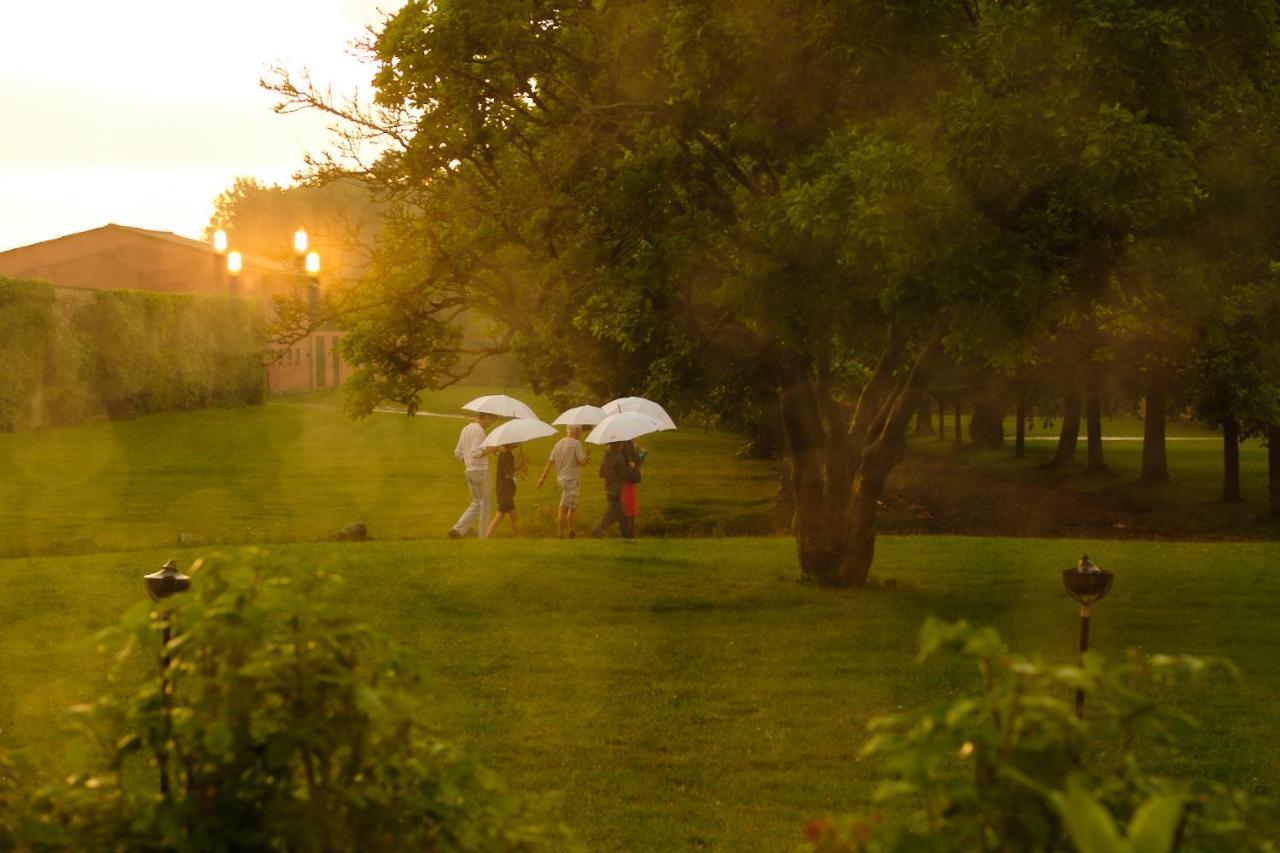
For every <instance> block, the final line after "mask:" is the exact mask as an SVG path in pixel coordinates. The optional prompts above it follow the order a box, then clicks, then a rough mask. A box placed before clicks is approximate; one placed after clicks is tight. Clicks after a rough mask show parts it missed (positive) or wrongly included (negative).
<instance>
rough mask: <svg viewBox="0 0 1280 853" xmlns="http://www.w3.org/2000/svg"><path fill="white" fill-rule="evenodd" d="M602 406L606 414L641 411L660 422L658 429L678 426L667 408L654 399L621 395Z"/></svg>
mask: <svg viewBox="0 0 1280 853" xmlns="http://www.w3.org/2000/svg"><path fill="white" fill-rule="evenodd" d="M600 408H602V409H604V413H605V414H606V415H612V414H617V413H621V412H639V413H640V414H642V415H648V416H649V417H651V418H653V419H654V420H656V421H657V422H658V424H659V426H658V429H675V428H676V422H675V421H673V420H671V416H670V415H668V414H667V410H666V409H664V408H662V407H661V406H659V405H658V404H657V403H655V402H653V401H652V400H646V399H645V398H644V397H619V398H618V399H616V400H610V401H609V402H607V403H605V404H604V405H603V406H601V407H600Z"/></svg>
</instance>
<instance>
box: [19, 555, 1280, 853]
mask: <svg viewBox="0 0 1280 853" xmlns="http://www.w3.org/2000/svg"><path fill="white" fill-rule="evenodd" d="M1081 550H1088V551H1089V552H1090V554H1091V555H1092V556H1094V558H1095V559H1097V560H1098V562H1100V563H1101V564H1102V565H1104V566H1105V567H1107V568H1109V569H1112V570H1114V571H1115V572H1116V573H1117V580H1116V584H1115V588H1114V591H1113V592H1112V593H1111V595H1110V596H1109V597H1108V598H1107V599H1106V600H1105V601H1104V602H1103V603H1101V604H1100V605H1098V607H1097V608H1096V609H1095V620H1094V626H1093V644H1094V648H1095V649H1098V650H1100V651H1102V652H1104V653H1106V654H1107V655H1108V656H1111V657H1113V658H1118V657H1119V656H1121V655H1123V654H1124V652H1125V650H1126V649H1127V648H1130V647H1134V648H1138V649H1141V650H1143V651H1146V652H1157V651H1160V652H1187V653H1199V654H1214V655H1225V656H1227V657H1230V658H1232V659H1233V660H1235V661H1236V662H1237V663H1238V664H1239V665H1240V666H1241V667H1242V669H1243V670H1244V673H1245V678H1244V680H1243V682H1242V683H1240V684H1238V685H1235V684H1223V683H1218V684H1212V685H1205V686H1201V687H1196V688H1194V689H1191V690H1189V691H1185V692H1182V693H1178V694H1176V695H1173V696H1170V697H1168V698H1170V699H1171V700H1172V701H1174V702H1176V704H1178V705H1179V706H1180V707H1182V708H1183V709H1185V710H1187V711H1189V712H1191V713H1193V714H1194V715H1195V716H1196V717H1198V718H1199V719H1200V720H1201V723H1202V729H1201V731H1200V732H1199V734H1198V735H1197V736H1196V737H1195V738H1193V739H1190V740H1188V741H1187V742H1186V743H1185V744H1183V749H1182V751H1181V754H1179V755H1177V756H1165V757H1162V758H1158V759H1157V760H1158V762H1159V763H1160V764H1161V766H1164V767H1167V768H1169V769H1176V770H1179V771H1181V772H1184V773H1196V774H1198V775H1201V776H1205V777H1210V778H1216V779H1220V780H1222V781H1228V782H1232V783H1235V784H1238V785H1242V786H1245V787H1247V788H1249V789H1251V790H1253V791H1256V792H1259V793H1270V794H1273V795H1274V794H1276V793H1277V791H1278V790H1280V745H1278V744H1277V742H1276V740H1275V737H1274V730H1275V726H1276V723H1277V720H1278V718H1280V713H1278V712H1277V710H1276V707H1277V706H1276V697H1277V696H1280V655H1277V654H1276V653H1275V649H1276V648H1277V647H1280V622H1278V621H1277V620H1276V619H1275V612H1276V608H1277V605H1280V576H1278V575H1277V572H1276V569H1277V567H1278V566H1280V546H1277V545H1271V544H1250V543H1236V544H1200V543H1167V542H1156V543H1135V542H1124V543H1122V542H1082V541H1075V540H1013V539H969V538H954V537H884V538H883V539H882V541H881V546H880V550H879V555H878V562H877V567H876V571H875V576H876V578H877V579H879V580H883V579H886V578H894V579H895V580H896V581H897V584H898V585H897V588H896V589H893V590H887V589H883V588H875V589H864V590H857V591H850V592H840V593H833V592H827V591H822V590H818V589H815V588H813V587H811V586H807V585H802V584H799V583H797V582H796V580H795V568H794V565H795V564H794V556H793V552H792V545H791V543H790V542H789V541H787V540H785V539H780V538H775V539H735V540H729V539H726V540H716V539H704V540H666V541H641V542H632V543H626V542H620V541H606V542H591V541H575V542H560V541H555V540H551V541H528V540H526V541H520V542H512V541H509V540H506V541H489V542H476V541H465V542H447V541H430V542H413V543H405V542H373V543H365V544H352V545H345V544H344V545H335V544H328V545H296V546H278V547H275V548H272V549H270V552H271V554H272V557H271V560H272V561H273V562H274V563H275V564H276V565H278V566H280V568H281V570H282V571H283V570H290V571H294V570H297V571H301V570H306V568H307V567H310V566H315V565H317V564H320V563H324V564H327V565H330V566H333V567H336V568H338V569H339V570H340V572H341V573H342V574H343V576H344V577H345V578H346V586H345V589H346V591H345V593H344V595H343V597H344V598H345V599H346V600H347V602H348V603H349V604H350V606H351V607H353V608H354V609H355V610H356V611H357V612H359V613H360V614H362V615H363V616H364V617H365V618H367V619H368V620H369V621H370V622H371V623H372V624H374V625H375V626H376V627H377V628H379V629H380V630H382V631H386V632H388V633H390V634H392V635H393V636H395V637H397V638H398V639H399V640H400V641H401V642H403V643H404V644H406V645H408V646H409V647H411V648H412V649H414V650H416V651H417V653H418V654H419V657H420V659H421V660H422V662H423V663H424V665H425V666H426V667H427V668H428V669H429V671H430V672H431V673H432V679H431V681H432V685H433V688H432V691H431V693H430V694H429V695H426V696H424V697H423V702H422V715H423V719H424V720H426V721H428V722H429V723H430V724H431V725H432V726H434V727H435V728H437V729H438V730H439V731H440V732H441V734H442V735H444V736H445V737H447V738H449V739H452V740H455V741H459V742H462V743H464V744H465V745H466V746H467V747H469V748H470V749H471V750H472V751H473V752H475V753H476V754H478V755H479V756H481V757H482V758H483V759H484V760H485V761H486V762H487V763H489V764H490V765H492V766H493V767H495V768H496V769H498V770H499V771H500V772H501V773H502V774H503V775H504V776H505V777H506V778H507V779H508V780H509V781H510V782H511V783H512V784H513V785H515V786H517V787H520V788H524V789H529V790H556V791H560V792H561V793H562V797H563V815H564V817H565V819H566V820H568V821H569V822H570V823H571V824H572V825H574V826H575V827H576V828H577V829H578V830H579V831H580V832H581V834H582V836H583V837H584V838H585V840H586V841H587V842H588V844H589V845H590V846H591V847H592V848H593V849H617V850H673V849H702V848H712V849H724V850H742V849H759V850H783V849H787V848H788V847H789V846H790V845H791V844H793V843H794V842H795V841H796V840H798V839H799V837H800V835H799V833H800V830H801V827H802V825H803V822H804V820H805V819H806V818H807V817H810V816H814V815H817V814H821V813H824V812H827V811H840V810H843V809H847V808H850V807H852V806H854V805H857V804H860V803H865V802H866V801H867V799H868V797H869V796H870V794H871V791H872V789H873V788H874V786H875V784H876V782H877V781H879V778H878V773H877V768H875V767H873V766H869V765H867V764H866V763H865V762H864V761H861V760H859V757H858V750H859V748H860V746H861V744H862V743H863V741H864V725H865V723H866V721H867V719H868V718H869V717H870V716H872V715H874V714H878V713H884V712H891V711H895V710H898V709H901V708H908V707H914V706H917V705H920V704H924V703H932V702H941V701H945V700H947V699H948V698H949V697H952V696H954V695H956V694H957V693H958V692H961V691H967V690H969V689H971V688H972V686H973V684H974V674H973V673H971V672H968V671H967V670H966V669H964V668H962V667H958V666H955V665H951V664H950V663H948V662H947V661H944V660H939V661H937V662H932V663H930V664H929V665H928V666H925V667H919V666H917V665H915V663H914V662H913V657H914V654H915V637H916V632H917V630H918V628H919V626H920V623H921V622H922V620H923V619H924V618H925V617H926V616H928V615H930V614H933V615H936V616H940V617H943V618H947V619H957V618H967V619H970V620H973V621H976V622H980V623H987V624H992V625H995V626H996V627H997V628H998V629H999V630H1000V631H1001V632H1002V633H1003V634H1004V636H1005V637H1006V639H1007V640H1008V641H1009V642H1010V643H1011V645H1012V646H1013V647H1014V648H1016V649H1017V650H1019V651H1023V652H1029V653H1033V654H1038V655H1042V656H1043V657H1045V658H1046V659H1048V660H1053V661H1061V662H1069V661H1071V660H1072V659H1073V656H1074V649H1075V643H1076V631H1077V626H1078V623H1077V618H1076V607H1075V605H1074V604H1073V603H1072V602H1071V601H1070V600H1069V599H1067V598H1066V596H1065V594H1064V593H1063V591H1062V589H1061V579H1060V571H1061V569H1063V568H1065V567H1067V566H1069V565H1071V564H1072V563H1073V562H1074V560H1075V559H1076V558H1077V557H1078V555H1079V552H1080V551H1081ZM198 553H201V552H200V551H199V550H187V551H184V552H182V553H180V554H179V560H180V562H181V563H182V564H183V565H184V566H185V565H187V564H189V562H190V561H191V560H192V559H193V558H194V557H195V556H196V555H197V554H198ZM168 556H170V552H169V551H151V552H144V553H133V554H103V555H92V556H80V557H65V558H61V557H46V558H33V559H19V560H7V561H0V649H2V650H3V651H4V656H5V657H4V666H3V667H0V744H4V745H7V746H11V747H12V746H25V747H27V748H28V749H29V750H31V751H32V753H33V754H35V755H37V756H41V757H42V763H43V764H45V765H46V766H47V767H50V768H51V769H56V768H57V766H58V765H59V759H58V756H60V755H61V748H62V738H61V735H60V733H59V732H60V726H61V725H62V724H64V723H65V722H66V721H67V719H68V717H67V715H66V714H65V713H64V710H63V709H65V708H66V707H68V706H69V705H71V704H73V703H75V702H78V701H83V700H85V699H87V698H90V697H92V696H93V695H95V694H96V693H97V692H99V691H101V690H111V691H118V692H125V691H128V690H130V689H132V685H133V684H134V683H135V682H136V680H137V679H138V678H140V677H142V675H143V673H144V672H145V671H146V669H147V665H149V663H150V662H149V661H143V660H138V661H134V662H132V663H131V664H130V667H129V668H127V669H126V670H124V671H123V672H122V673H121V674H120V677H119V680H116V681H108V679H107V673H108V672H109V671H110V668H111V667H110V661H109V660H105V659H104V658H103V657H102V656H101V655H100V654H99V653H98V652H97V651H96V650H94V649H93V647H92V643H91V642H90V641H88V640H87V637H89V636H90V635H91V633H92V632H93V631H95V630H96V629H98V628H100V627H102V626H104V625H106V624H108V623H109V622H111V621H112V620H114V619H115V618H116V617H117V615H118V614H119V613H120V612H122V611H123V610H124V609H125V608H127V607H129V606H132V605H134V604H136V603H137V602H138V601H139V600H140V599H141V597H142V595H143V593H142V583H141V579H140V578H141V575H142V574H144V573H145V572H148V571H151V570H153V569H154V568H155V567H157V566H158V565H159V564H160V562H161V561H162V560H163V559H165V558H167V557H168ZM196 582H198V576H197V581H196Z"/></svg>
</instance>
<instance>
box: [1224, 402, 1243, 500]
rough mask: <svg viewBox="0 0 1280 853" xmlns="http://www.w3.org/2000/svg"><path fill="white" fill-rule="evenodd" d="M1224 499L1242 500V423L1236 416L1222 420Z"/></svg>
mask: <svg viewBox="0 0 1280 853" xmlns="http://www.w3.org/2000/svg"><path fill="white" fill-rule="evenodd" d="M1222 499H1223V500H1224V501H1228V502H1231V503H1234V502H1236V501H1238V500H1240V424H1239V423H1237V422H1236V419H1235V418H1234V417H1229V418H1227V419H1226V420H1225V421H1223V422H1222Z"/></svg>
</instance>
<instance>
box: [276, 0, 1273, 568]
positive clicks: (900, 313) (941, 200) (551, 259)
mask: <svg viewBox="0 0 1280 853" xmlns="http://www.w3.org/2000/svg"><path fill="white" fill-rule="evenodd" d="M1268 9H1269V7H1268ZM1275 29H1276V27H1275V20H1274V10H1272V11H1271V12H1268V11H1267V10H1257V9H1254V8H1253V7H1252V6H1249V5H1247V4H1246V6H1244V7H1241V6H1240V5H1239V4H1232V5H1231V6H1230V7H1229V8H1222V7H1219V6H1218V5H1217V4H1213V5H1206V4H1204V3H1199V2H1191V0H1186V2H1180V3H1172V4H1167V5H1166V6H1165V7H1161V9H1158V10H1151V9H1147V8H1146V7H1145V6H1142V5H1140V4H1136V3H1133V2H1124V0H1117V2H1114V3H1104V4H1098V3H1081V4H1074V3H1071V4H1066V3H1060V2H1049V0H1042V2H1035V1H1034V0H1028V2H1018V3H999V2H968V3H954V2H925V3H920V2H887V3H886V2H869V1H868V2H854V3H845V2H842V3H831V2H822V0H792V2H784V3H771V4H764V3H761V4H729V5H727V6H722V5H715V4H708V3H705V2H703V0H636V2H607V0H606V2H597V3H592V4H580V5H570V6H565V5H562V4H551V3H546V2H541V0H501V2H494V3H488V4H485V5H483V6H481V7H477V6H476V5H475V4H473V3H461V2H452V0H447V1H446V2H410V3H408V4H407V5H406V6H405V7H404V8H403V9H402V10H401V11H399V12H398V13H396V14H395V15H393V16H391V17H390V18H388V20H387V21H386V22H385V23H384V24H383V25H382V27H381V28H380V29H379V31H378V33H377V34H376V37H375V38H374V39H373V40H372V42H371V43H370V45H369V48H370V51H371V54H372V56H373V58H374V59H375V61H376V62H377V63H378V72H377V76H376V78H375V86H376V89H377V106H376V108H375V109H374V110H372V111H370V112H359V111H355V110H346V111H345V113H346V115H347V116H348V118H350V119H351V123H352V126H353V127H356V128H359V129H361V130H362V131H363V132H366V133H370V134H373V135H375V136H378V137H380V138H382V139H384V140H385V141H386V142H387V143H388V145H389V146H390V147H389V150H388V151H387V153H386V154H385V155H384V156H383V157H382V158H381V159H380V160H379V161H377V162H376V163H374V164H372V165H371V166H369V167H368V168H363V167H353V166H351V164H349V163H346V162H344V161H342V160H341V159H339V158H337V157H334V158H331V159H329V160H328V161H326V162H323V163H321V164H319V169H318V172H317V179H320V180H324V179H326V178H334V177H337V176H344V175H348V174H350V173H351V172H352V171H357V172H359V174H360V176H361V177H362V178H363V179H365V180H369V181H372V182H374V183H375V184H376V185H377V186H379V187H380V188H381V191H382V192H383V193H384V194H385V199H386V200H387V203H388V204H389V205H390V208H391V209H392V210H393V211H394V212H393V213H392V215H391V216H390V218H389V220H388V224H387V229H388V233H389V235H391V239H390V240H389V243H388V245H389V246H391V247H394V248H389V249H388V250H387V251H386V252H384V253H383V257H382V265H381V266H380V268H379V269H380V274H379V276H378V278H377V279H376V280H375V281H374V283H373V285H372V286H373V287H374V288H377V289H378V290H379V291H380V292H382V293H383V294H384V295H385V301H386V302H388V303H394V302H397V301H404V302H408V303H411V304H414V305H421V306H428V307H429V306H434V305H439V306H440V307H439V308H438V309H436V311H437V313H438V317H440V318H447V316H448V315H447V313H446V312H449V311H454V310H458V309H459V308H461V307H466V308H467V309H470V310H474V311H477V312H479V313H482V314H483V315H484V316H486V317H487V318H489V319H490V321H491V322H493V323H494V324H496V325H497V326H499V327H501V328H504V329H507V330H508V331H509V334H510V338H509V346H510V347H511V348H514V349H515V350H516V351H517V352H519V353H520V354H521V355H522V357H523V361H524V363H525V365H526V368H527V369H528V370H529V372H530V375H531V378H532V380H533V381H534V383H535V385H537V386H538V387H540V388H551V389H555V388H560V387H563V386H564V385H565V384H566V383H568V382H571V381H577V382H580V383H583V384H584V385H585V386H586V387H588V388H589V389H590V390H591V391H593V392H595V393H597V394H611V393H618V392H623V391H627V392H641V393H647V394H650V395H652V396H657V397H659V398H660V399H663V400H664V401H667V402H670V403H672V404H673V405H674V406H675V407H676V408H677V409H679V408H681V405H680V404H683V405H685V406H686V407H688V406H693V405H695V404H701V405H706V403H707V402H708V400H710V399H712V397H713V395H712V391H713V390H714V389H716V388H720V387H724V386H725V384H726V380H725V377H724V374H723V372H722V371H723V370H724V369H725V368H726V367H728V366H732V365H735V364H740V363H747V364H751V365H756V366H758V369H759V375H760V376H762V377H765V378H766V381H767V382H768V383H769V385H771V386H772V388H773V393H774V394H775V395H776V398H777V400H778V406H779V411H780V415H781V422H782V428H783V429H782V432H783V439H784V441H783V445H784V456H785V459H786V463H787V468H788V471H789V473H790V480H791V482H792V483H793V485H794V492H795V516H794V522H793V527H794V530H795V534H796V539H797V545H798V551H799V557H800V565H801V568H802V570H803V571H804V573H805V574H806V575H808V576H810V577H812V578H814V579H816V580H817V581H818V582H820V583H822V584H827V585H833V586H841V585H848V584H859V583H862V582H864V581H865V579H866V578H867V575H868V572H869V570H870V568H871V564H872V560H873V555H874V547H875V513H876V504H877V500H878V498H879V497H880V495H881V493H882V491H883V489H884V486H885V482H886V480H887V478H888V476H889V474H890V472H891V471H892V470H893V468H894V466H895V465H896V464H897V462H898V461H899V459H900V458H901V456H902V453H903V449H904V446H905V433H906V430H907V427H908V424H909V422H910V420H911V416H912V415H913V414H914V413H915V410H916V398H917V396H918V394H919V389H920V388H921V387H922V384H923V383H922V380H923V379H924V374H925V373H926V372H927V370H928V369H929V367H930V365H931V364H933V362H934V356H935V354H936V352H938V351H939V350H940V349H944V350H946V351H947V352H948V353H950V354H951V355H952V357H953V358H955V359H956V360H958V361H960V362H966V361H968V360H970V359H978V360H990V361H995V362H1000V361H1002V360H1003V359H1005V358H1006V353H1007V350H1008V349H1009V348H1010V347H1011V346H1015V347H1016V346H1017V344H1018V341H1019V339H1020V338H1021V337H1022V336H1024V335H1025V334H1026V333H1027V332H1028V330H1030V329H1032V328H1034V327H1035V325H1036V323H1037V322H1038V321H1039V319H1040V318H1041V317H1042V315H1043V314H1044V313H1045V312H1046V310H1048V309H1050V308H1053V307H1055V306H1057V305H1058V304H1060V300H1061V299H1062V298H1063V295H1064V294H1066V293H1067V292H1069V291H1072V290H1081V291H1084V292H1086V293H1087V292H1089V291H1090V290H1091V289H1092V290H1094V291H1096V290H1097V289H1099V288H1101V287H1102V286H1103V285H1104V284H1105V282H1106V281H1107V276H1108V274H1109V271H1110V269H1111V268H1112V267H1113V266H1114V263H1115V259H1116V258H1117V256H1118V255H1119V254H1120V252H1121V251H1122V249H1123V246H1124V245H1126V242H1127V241H1128V240H1130V239H1132V238H1133V237H1134V235H1143V234H1147V233H1155V232H1159V231H1161V230H1163V229H1168V228H1170V227H1172V225H1173V224H1175V223H1177V222H1179V221H1181V220H1182V219H1184V218H1186V217H1187V216H1189V215H1190V214H1191V213H1192V211H1193V209H1194V206H1195V202H1196V200H1197V198H1198V193H1199V190H1198V186H1197V177H1196V175H1197V159H1196V158H1197V150H1196V148H1195V147H1194V145H1193V142H1194V141H1196V140H1198V139H1199V138H1200V135H1202V134H1203V133H1205V132H1206V131H1205V128H1206V127H1209V128H1212V127H1213V123H1212V121H1211V119H1212V109H1213V106H1214V105H1215V104H1217V103H1218V99H1220V98H1221V97H1222V95H1223V92H1224V91H1226V90H1227V89H1228V88H1230V91H1232V92H1236V91H1238V90H1241V89H1243V88H1247V87H1248V86H1250V85H1253V80H1254V77H1255V76H1256V77H1259V78H1261V79H1263V80H1264V81H1269V80H1270V79H1271V78H1270V77H1268V76H1266V75H1267V74H1269V73H1270V70H1269V67H1268V66H1266V65H1265V60H1266V59H1267V58H1268V57H1269V55H1270V51H1271V50H1272V47H1271V40H1270V37H1269V36H1268V35H1266V34H1267V33H1273V32H1275ZM1152 57H1156V58H1157V59H1156V61H1153V60H1152ZM1135 65H1141V67H1142V69H1143V72H1144V73H1143V74H1141V75H1139V76H1137V77H1135V76H1134V75H1133V74H1132V73H1131V72H1130V69H1131V68H1132V67H1133V66H1135ZM1259 69H1261V70H1259ZM1251 75H1253V76H1251ZM272 88H274V89H275V90H276V91H277V92H278V93H280V94H281V95H282V96H283V98H284V101H285V103H286V104H287V105H289V106H290V107H306V106H311V107H315V108H319V109H324V110H329V111H331V112H332V111H335V110H336V111H338V112H343V110H342V109H340V108H338V107H335V105H334V104H332V103H331V102H330V101H328V100H327V99H326V97H325V95H324V93H323V92H318V91H316V90H315V89H313V88H311V87H309V86H308V85H307V84H306V82H305V81H302V82H299V81H295V80H293V79H291V78H290V76H289V75H288V74H284V75H282V76H281V77H279V78H278V79H277V80H276V81H275V82H274V83H273V84H272ZM424 310H426V309H425V308H424ZM442 321H443V320H442ZM358 334H360V335H365V336H369V337H374V338H378V337H381V338H384V339H385V340H384V342H383V343H381V344H379V345H377V346H375V347H374V349H375V350H384V351H385V350H389V349H391V348H393V344H394V342H396V341H398V340H401V339H402V338H403V336H404V332H403V330H402V329H400V328H399V327H398V326H397V324H396V323H394V322H391V323H378V322H371V323H369V324H367V325H366V326H365V327H364V328H362V329H360V330H358ZM349 340H352V346H356V344H355V342H354V339H352V338H351V337H349ZM504 340H507V339H505V338H504ZM423 343H424V345H426V341H425V339H424V341H423ZM442 347H443V349H445V350H449V349H456V347H454V343H453V341H451V340H449V339H448V338H447V336H446V339H445V340H444V341H443V342H442ZM428 348H429V346H428ZM453 355H454V356H456V357H457V358H458V359H459V360H462V359H464V358H465V357H467V356H468V355H470V356H473V357H477V358H478V357H482V356H483V355H485V353H470V354H464V353H453ZM425 357H426V356H425V355H424V356H423V358H425ZM421 363H423V362H422V361H421V359H419V360H418V361H416V362H415V364H421ZM415 369H416V368H415ZM462 369H463V370H465V368H462ZM373 379H374V381H375V382H377V383H383V384H384V385H386V384H387V383H389V377H388V376H387V375H384V374H381V373H379V374H378V375H377V376H374V377H373ZM421 381H422V382H425V383H427V384H426V387H430V382H431V381H432V379H431V377H430V376H429V375H426V374H423V375H422V377H421ZM442 381H449V380H448V379H447V378H445V379H443V380H442ZM373 396H374V395H373V394H372V393H370V394H368V395H366V397H365V401H364V402H363V403H361V404H360V405H359V406H357V408H360V406H364V405H368V401H369V400H371V399H372V398H373Z"/></svg>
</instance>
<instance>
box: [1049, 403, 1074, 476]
mask: <svg viewBox="0 0 1280 853" xmlns="http://www.w3.org/2000/svg"><path fill="white" fill-rule="evenodd" d="M1063 409H1064V411H1063V414H1062V430H1061V431H1060V432H1059V433H1058V449H1057V450H1055V451H1054V454H1053V459H1052V460H1050V461H1049V463H1048V464H1047V465H1046V466H1045V467H1046V468H1060V467H1062V466H1063V465H1066V464H1067V463H1069V462H1072V461H1073V460H1074V459H1075V458H1076V443H1077V442H1078V441H1079V439H1080V391H1079V390H1078V389H1077V388H1075V387H1074V386H1073V387H1072V388H1071V390H1070V391H1068V392H1067V399H1066V401H1065V404H1064V406H1063Z"/></svg>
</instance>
